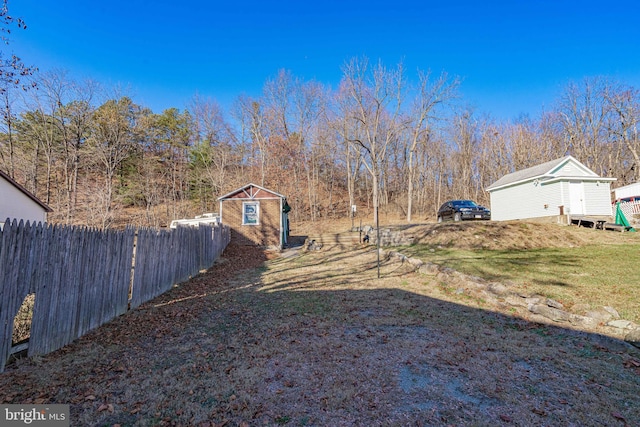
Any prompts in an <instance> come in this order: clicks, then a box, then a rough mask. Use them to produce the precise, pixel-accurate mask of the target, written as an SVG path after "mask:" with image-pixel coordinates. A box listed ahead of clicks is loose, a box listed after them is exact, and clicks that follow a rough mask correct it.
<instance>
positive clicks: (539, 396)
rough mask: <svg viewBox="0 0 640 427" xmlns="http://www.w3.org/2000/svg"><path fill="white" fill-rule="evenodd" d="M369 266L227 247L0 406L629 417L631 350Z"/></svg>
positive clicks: (312, 419) (249, 418)
mask: <svg viewBox="0 0 640 427" xmlns="http://www.w3.org/2000/svg"><path fill="white" fill-rule="evenodd" d="M267 258H270V259H267ZM374 259H375V258H374V257H373V256H372V254H371V252H370V251H367V250H366V249H362V250H356V251H353V252H350V253H344V252H339V253H338V252H336V253H304V252H299V253H297V254H296V255H295V256H291V257H289V258H286V259H285V258H282V257H280V256H278V255H276V254H273V253H271V254H270V253H266V254H265V253H264V252H260V251H256V250H255V249H250V248H238V247H230V248H229V249H228V250H227V251H226V252H225V255H224V257H223V259H222V260H221V261H220V262H219V263H218V264H217V265H216V266H214V267H213V268H212V269H210V270H209V271H208V272H207V273H206V274H203V275H201V276H198V277H197V278H195V279H193V280H192V281H190V282H187V283H184V284H181V285H180V286H178V287H176V288H175V289H173V290H172V291H170V292H169V293H167V294H165V295H163V296H161V297H160V298H158V299H156V300H154V301H152V302H150V303H148V304H145V305H144V306H142V307H141V308H140V309H139V310H136V311H134V312H132V313H130V314H128V315H125V316H122V317H120V318H118V319H116V320H115V321H113V322H111V323H109V324H107V325H105V326H103V327H101V328H99V329H97V330H96V331H94V332H93V333H91V334H90V335H88V336H85V337H83V338H81V339H80V340H78V341H77V342H75V343H73V344H72V345H70V346H67V347H65V348H64V349H62V350H60V351H58V352H56V353H53V354H51V355H49V356H47V357H43V358H40V359H36V360H30V361H22V362H20V363H18V364H17V365H15V366H12V367H9V368H8V370H7V372H6V373H5V374H3V375H2V376H0V396H5V402H4V403H36V402H41V403H68V404H70V405H71V414H72V420H73V421H72V425H75V424H80V425H115V424H120V425H201V426H213V425H229V426H233V425H238V426H243V425H244V426H246V425H291V426H301V425H310V426H327V425H331V426H341V425H345V426H350V425H354V426H376V425H381V426H382V425H384V426H389V425H391V426H393V425H397V426H406V425H479V426H485V425H486V426H489V425H491V426H494V425H581V426H600V425H612V426H615V425H620V426H624V425H633V424H634V423H636V422H637V420H638V419H640V393H639V391H640V362H639V361H638V359H639V354H638V351H637V350H636V349H633V348H631V347H629V346H628V345H626V344H625V343H623V342H621V341H618V340H615V339H612V338H609V337H605V336H601V335H597V334H589V333H585V332H578V331H574V330H569V329H564V328H559V327H555V326H551V325H543V324H538V323H531V322H527V321H525V320H522V319H519V318H517V317H512V316H508V315H504V314H500V313H496V312H493V311H490V310H487V309H483V308H480V307H479V306H481V305H482V302H481V301H469V302H468V304H466V303H465V304H463V303H455V302H451V301H447V300H446V298H440V297H439V294H438V293H437V292H435V289H436V288H438V289H440V291H442V289H443V288H442V287H439V284H437V283H433V282H430V281H429V280H428V279H425V278H424V277H423V276H422V277H421V276H418V275H416V274H415V273H413V272H411V271H409V270H403V269H401V268H398V266H397V265H391V264H390V263H389V264H384V265H383V266H382V273H383V276H382V278H381V279H377V278H376V275H375V274H376V273H375V268H374V267H375V262H373V261H374ZM372 263H373V264H372ZM314 272H315V273H314ZM331 272H333V274H329V273H331ZM432 291H433V292H432Z"/></svg>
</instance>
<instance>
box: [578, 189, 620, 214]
mask: <svg viewBox="0 0 640 427" xmlns="http://www.w3.org/2000/svg"><path fill="white" fill-rule="evenodd" d="M584 202H585V215H598V216H602V215H604V216H610V215H612V214H613V209H612V206H611V185H610V183H608V182H597V181H596V182H593V181H590V182H585V183H584Z"/></svg>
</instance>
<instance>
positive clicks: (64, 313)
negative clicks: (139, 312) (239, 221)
mask: <svg viewBox="0 0 640 427" xmlns="http://www.w3.org/2000/svg"><path fill="white" fill-rule="evenodd" d="M229 238H230V231H229V228H228V227H227V226H223V225H215V226H210V225H202V224H201V225H200V226H199V227H198V228H192V227H179V228H177V229H174V230H157V229H147V228H142V229H134V228H127V229H125V230H124V231H117V230H96V229H89V228H85V227H72V226H61V225H43V224H41V223H38V224H29V222H27V223H26V224H25V223H23V222H22V221H21V222H20V223H17V222H16V221H13V222H11V223H10V222H9V221H8V220H7V222H5V224H4V229H2V230H1V231H0V372H2V371H4V367H5V364H6V362H7V359H8V357H9V355H10V354H11V350H12V335H13V326H14V325H13V322H14V318H15V316H16V313H17V312H18V309H19V308H20V306H21V305H22V303H23V301H24V300H25V298H26V297H27V295H29V294H34V295H35V303H34V306H33V316H32V321H31V332H30V338H29V343H28V355H29V356H34V355H43V354H47V353H50V352H52V351H54V350H57V349H59V348H61V347H63V346H64V345H66V344H68V343H70V342H72V341H73V340H75V339H76V338H79V337H81V336H82V335H84V334H85V333H87V332H88V331H90V330H92V329H94V328H96V327H98V326H100V325H102V324H104V323H106V322H108V321H109V320H111V319H113V318H115V317H117V316H119V315H121V314H123V313H125V312H126V311H127V310H129V309H130V308H135V307H138V306H139V305H140V304H142V303H143V302H145V301H148V300H150V299H152V298H154V297H156V296H158V295H160V294H162V293H163V292H166V291H167V290H169V289H170V288H171V287H172V286H173V285H174V284H176V283H179V282H182V281H185V280H187V279H189V277H191V276H194V275H196V274H198V272H199V271H200V270H203V269H206V268H209V267H210V266H211V265H213V263H214V261H215V260H216V259H217V258H218V256H220V254H221V253H222V251H223V250H224V249H225V247H226V246H227V244H228V243H229Z"/></svg>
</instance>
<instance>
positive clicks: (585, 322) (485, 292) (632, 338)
mask: <svg viewBox="0 0 640 427" xmlns="http://www.w3.org/2000/svg"><path fill="white" fill-rule="evenodd" d="M380 256H381V257H385V258H387V259H396V260H398V261H399V262H401V263H405V262H406V263H409V264H410V265H412V266H413V267H414V269H415V271H416V272H418V273H420V274H425V275H428V276H434V277H435V278H437V279H439V280H442V281H446V282H447V283H451V284H454V285H456V286H458V289H457V290H456V293H458V294H462V293H465V292H467V293H468V294H470V295H473V296H477V297H481V298H483V299H485V300H487V301H488V302H490V303H492V304H494V305H505V304H506V305H507V306H511V307H520V308H525V309H527V310H528V311H529V312H530V313H532V314H533V315H536V316H540V317H541V318H542V320H547V321H549V320H550V321H553V322H557V323H564V324H569V325H571V326H574V327H577V328H581V329H590V330H595V329H597V328H598V327H604V328H605V330H606V331H607V332H609V333H611V334H612V335H614V336H616V337H620V338H621V339H624V340H625V341H626V342H628V343H629V344H631V345H633V346H635V347H638V348H640V325H638V324H636V323H634V322H631V321H629V320H624V319H621V318H620V315H619V314H618V312H617V311H616V310H615V309H614V308H613V307H602V308H601V309H598V310H593V311H587V312H586V313H585V315H584V316H582V315H578V314H574V313H570V312H569V311H567V310H565V308H564V306H563V305H562V304H561V303H560V302H558V301H554V300H552V299H550V298H546V297H544V296H542V295H526V294H523V293H519V292H513V291H511V290H510V289H509V287H508V286H507V285H508V284H507V285H505V284H502V283H498V282H489V281H487V280H484V279H482V278H479V277H475V276H470V275H467V274H464V273H460V272H459V271H456V270H454V269H452V268H448V267H443V266H441V265H438V264H434V263H430V262H424V261H422V260H420V259H418V258H412V257H408V256H406V255H404V254H402V253H400V252H397V251H387V250H385V249H380ZM585 308H586V306H585Z"/></svg>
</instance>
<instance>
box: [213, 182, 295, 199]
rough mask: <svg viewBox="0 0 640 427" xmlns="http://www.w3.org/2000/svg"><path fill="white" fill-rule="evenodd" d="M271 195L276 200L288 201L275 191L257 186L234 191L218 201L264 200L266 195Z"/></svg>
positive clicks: (250, 185) (251, 185)
mask: <svg viewBox="0 0 640 427" xmlns="http://www.w3.org/2000/svg"><path fill="white" fill-rule="evenodd" d="M265 193H266V194H270V195H272V196H273V197H274V198H281V199H286V197H285V196H283V195H282V194H279V193H276V192H275V191H272V190H268V189H266V188H264V187H261V186H260V185H257V184H247V185H245V186H244V187H240V188H238V189H237V190H233V191H231V192H229V193H227V194H225V195H224V196H220V197H218V200H226V199H238V198H240V199H256V198H260V199H263V198H264V197H263V196H264V194H265Z"/></svg>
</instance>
